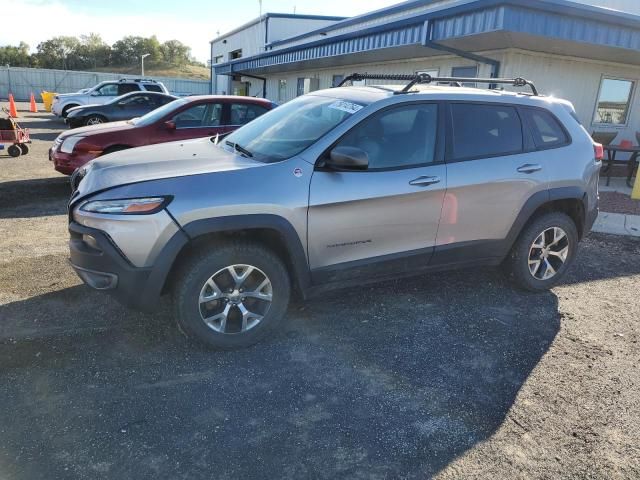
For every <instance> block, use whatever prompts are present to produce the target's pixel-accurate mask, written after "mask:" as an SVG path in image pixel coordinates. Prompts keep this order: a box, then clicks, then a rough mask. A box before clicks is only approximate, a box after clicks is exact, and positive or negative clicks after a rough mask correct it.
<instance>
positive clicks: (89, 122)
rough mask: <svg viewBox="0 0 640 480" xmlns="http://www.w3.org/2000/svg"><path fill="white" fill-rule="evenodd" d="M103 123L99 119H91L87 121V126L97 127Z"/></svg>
mask: <svg viewBox="0 0 640 480" xmlns="http://www.w3.org/2000/svg"><path fill="white" fill-rule="evenodd" d="M101 123H104V122H103V121H102V119H101V118H100V117H91V118H89V119H88V120H87V125H99V124H101Z"/></svg>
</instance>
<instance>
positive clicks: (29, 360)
mask: <svg viewBox="0 0 640 480" xmlns="http://www.w3.org/2000/svg"><path fill="white" fill-rule="evenodd" d="M50 119H51V117H50V116H49V115H47V114H37V115H31V116H29V117H28V119H27V120H26V121H25V123H26V124H27V125H28V126H30V127H31V128H33V129H34V130H33V138H34V140H35V141H34V145H33V149H32V153H30V154H29V155H28V156H27V157H22V158H18V159H9V158H8V157H7V156H6V155H5V154H4V152H0V166H1V167H2V169H1V170H0V384H1V385H2V388H1V389H0V405H1V406H2V408H1V409H0V478H1V479H3V480H5V479H6V480H9V479H21V480H22V479H24V480H26V479H29V480H35V479H79V478H82V479H98V478H111V479H125V478H136V479H143V478H150V479H159V478H167V479H180V478H185V479H187V478H188V479H196V478H215V479H238V478H243V479H249V478H272V479H284V478H291V479H301V478H326V479H335V478H350V479H352V478H361V479H377V478H380V479H382V478H389V479H392V478H393V479H395V478H416V479H423V478H430V477H433V476H435V477H438V478H442V479H458V478H494V479H514V478H549V479H557V478H589V479H592V478H595V479H600V478H601V479H609V478H628V479H637V478H640V388H639V387H640V369H639V367H638V365H639V364H640V345H639V344H638V339H639V337H640V242H638V241H634V240H632V239H627V238H623V237H610V236H602V235H591V236H589V237H588V238H587V240H586V241H585V242H584V244H583V246H582V250H581V252H580V255H579V259H578V262H577V264H576V266H575V268H574V269H573V271H572V273H571V275H570V277H569V279H568V281H567V283H566V285H563V286H561V287H559V288H556V289H555V290H554V291H552V292H549V293H546V294H541V295H530V294H524V293H521V292H518V291H516V290H514V289H512V288H511V286H510V285H509V284H508V283H507V282H506V281H505V280H503V278H502V276H501V275H500V274H499V273H498V272H494V271H483V270H472V271H464V272H454V273H447V274H437V275H432V276H427V277H421V278H416V279H412V280H408V281H407V280H404V281H402V282H391V283H385V284H382V285H378V286H375V287H367V288H360V289H352V290H347V291H342V292H336V293H333V294H331V295H330V296H326V297H324V298H322V299H316V300H313V301H311V302H309V303H306V304H304V305H303V304H297V305H293V306H292V307H291V309H290V312H289V320H290V321H289V323H288V326H287V329H286V331H283V332H282V333H281V334H280V335H279V336H277V337H276V338H274V339H271V340H270V341H267V342H265V343H263V344H261V345H257V346H255V347H253V348H251V349H248V350H244V351H238V352H226V353H221V352H211V351H207V350H205V349H203V348H200V347H198V346H196V345H193V344H191V343H189V342H188V341H187V340H186V339H185V338H183V337H182V336H181V335H180V334H179V333H178V331H177V329H176V328H175V326H174V323H173V321H172V318H171V315H170V313H169V310H168V308H167V305H166V304H165V305H163V308H162V309H161V312H160V313H159V314H157V315H154V316H148V315H142V314H137V313H133V312H130V311H128V310H126V309H125V308H123V307H121V306H119V305H118V304H117V303H115V302H114V301H113V300H111V299H110V298H109V297H107V296H104V295H101V294H99V293H95V292H92V291H90V290H89V289H88V288H86V287H84V286H82V285H81V284H80V282H79V280H78V279H77V278H76V276H75V274H74V273H73V272H72V271H71V269H70V268H69V266H68V265H67V246H66V240H67V233H66V218H65V201H66V199H67V196H68V194H69V190H68V185H67V181H66V179H65V178H64V177H61V176H60V175H58V174H57V173H56V172H54V171H53V169H52V167H51V165H50V164H49V162H48V161H47V159H46V150H47V148H48V144H49V142H50V141H51V140H52V139H53V138H54V137H55V136H56V135H57V133H58V131H59V129H60V128H62V124H61V123H59V122H53V121H50Z"/></svg>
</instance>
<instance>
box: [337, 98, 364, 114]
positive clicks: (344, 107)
mask: <svg viewBox="0 0 640 480" xmlns="http://www.w3.org/2000/svg"><path fill="white" fill-rule="evenodd" d="M329 108H333V109H334V110H341V111H343V112H347V113H352V114H353V113H356V112H357V111H359V110H362V109H363V108H364V107H363V106H362V105H358V104H357V103H351V102H345V101H342V100H338V101H337V102H333V103H332V104H331V105H329Z"/></svg>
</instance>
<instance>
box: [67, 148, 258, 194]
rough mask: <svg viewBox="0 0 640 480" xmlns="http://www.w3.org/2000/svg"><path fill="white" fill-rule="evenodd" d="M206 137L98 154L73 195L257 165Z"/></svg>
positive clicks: (90, 163)
mask: <svg viewBox="0 0 640 480" xmlns="http://www.w3.org/2000/svg"><path fill="white" fill-rule="evenodd" d="M264 165H265V164H264V163H262V162H258V161H255V160H251V159H249V158H245V157H242V156H240V155H237V154H235V153H232V152H228V151H226V150H224V149H223V148H222V147H221V146H217V145H214V143H213V142H212V141H211V139H210V138H198V139H195V140H186V141H180V142H170V143H160V144H157V145H150V146H147V147H140V148H132V149H129V150H123V151H120V152H115V153H111V154H109V155H105V156H104V157H99V158H97V159H95V160H93V161H91V162H89V164H87V166H85V167H83V170H84V171H81V172H80V174H81V175H83V178H82V181H81V182H80V184H79V186H78V195H77V196H76V198H81V197H84V196H86V195H88V194H90V193H93V192H97V191H101V190H105V189H109V188H112V187H118V186H122V185H127V184H131V183H138V182H145V181H150V180H160V179H164V178H174V177H184V176H188V175H200V174H204V173H214V172H225V171H231V170H241V169H246V168H253V167H260V166H264Z"/></svg>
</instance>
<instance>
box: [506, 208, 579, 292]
mask: <svg viewBox="0 0 640 480" xmlns="http://www.w3.org/2000/svg"><path fill="white" fill-rule="evenodd" d="M577 249H578V231H577V229H576V225H575V223H574V222H573V220H572V219H571V218H570V217H569V216H568V215H565V214H564V213H560V212H556V213H547V214H544V215H542V216H540V217H538V218H536V219H534V220H533V221H532V222H531V223H530V224H529V225H528V226H527V227H526V228H525V229H524V231H523V232H522V233H521V235H520V237H519V238H518V240H517V242H516V244H515V245H514V246H513V249H512V251H511V254H510V255H509V257H508V258H507V261H506V263H507V267H508V270H509V273H510V274H511V276H512V278H513V279H514V280H515V282H516V284H517V285H518V286H520V287H521V288H523V289H525V290H530V291H534V292H535V291H543V290H548V289H550V288H552V287H554V286H555V285H557V284H558V283H560V281H562V279H563V278H564V276H565V275H566V273H567V271H568V270H569V267H570V266H571V264H572V263H573V261H574V259H575V256H576V251H577Z"/></svg>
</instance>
